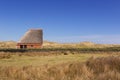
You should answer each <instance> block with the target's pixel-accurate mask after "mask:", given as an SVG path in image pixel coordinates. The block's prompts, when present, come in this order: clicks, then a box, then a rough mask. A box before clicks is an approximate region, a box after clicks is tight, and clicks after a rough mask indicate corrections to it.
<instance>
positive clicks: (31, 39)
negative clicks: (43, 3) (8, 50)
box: [18, 29, 43, 43]
mask: <svg viewBox="0 0 120 80" xmlns="http://www.w3.org/2000/svg"><path fill="white" fill-rule="evenodd" d="M42 41H43V32H42V29H30V30H28V31H27V32H26V33H25V34H24V36H23V37H22V38H21V39H20V41H19V42H18V43H42Z"/></svg>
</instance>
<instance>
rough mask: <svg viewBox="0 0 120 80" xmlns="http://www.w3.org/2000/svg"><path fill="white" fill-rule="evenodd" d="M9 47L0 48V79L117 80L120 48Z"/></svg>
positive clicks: (98, 46)
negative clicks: (21, 48)
mask: <svg viewBox="0 0 120 80" xmlns="http://www.w3.org/2000/svg"><path fill="white" fill-rule="evenodd" d="M2 44H3V43H2ZM10 44H12V46H10V45H9V44H8V43H7V44H6V43H4V46H2V47H1V48H0V80H120V47H119V45H101V44H93V43H88V42H85V43H82V44H58V43H53V42H46V43H44V45H43V48H42V49H23V50H20V49H15V47H14V46H15V43H14V42H11V43H10ZM6 46H7V47H6Z"/></svg>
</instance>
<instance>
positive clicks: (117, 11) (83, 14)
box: [0, 0, 120, 44]
mask: <svg viewBox="0 0 120 80" xmlns="http://www.w3.org/2000/svg"><path fill="white" fill-rule="evenodd" d="M31 28H42V29H43V31H44V40H48V41H56V42H81V41H92V42H96V43H119V44H120V0H0V41H9V40H13V41H18V40H19V39H20V37H21V36H22V35H23V34H24V33H25V32H26V31H27V30H28V29H31Z"/></svg>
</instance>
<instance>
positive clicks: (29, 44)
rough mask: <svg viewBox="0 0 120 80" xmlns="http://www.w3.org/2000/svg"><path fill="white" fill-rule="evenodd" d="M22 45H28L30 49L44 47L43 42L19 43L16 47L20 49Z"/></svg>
mask: <svg viewBox="0 0 120 80" xmlns="http://www.w3.org/2000/svg"><path fill="white" fill-rule="evenodd" d="M20 45H23V46H25V45H26V48H28V49H39V48H41V47H42V43H18V44H17V45H16V48H18V49H20Z"/></svg>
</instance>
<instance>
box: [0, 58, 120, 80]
mask: <svg viewBox="0 0 120 80" xmlns="http://www.w3.org/2000/svg"><path fill="white" fill-rule="evenodd" d="M0 79H1V80H120V57H119V56H117V57H115V56H110V57H100V58H94V57H91V58H89V60H87V61H86V62H79V61H77V62H67V63H61V64H57V65H53V66H49V65H47V64H46V65H43V66H32V65H29V66H21V67H17V66H16V67H15V66H0Z"/></svg>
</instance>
